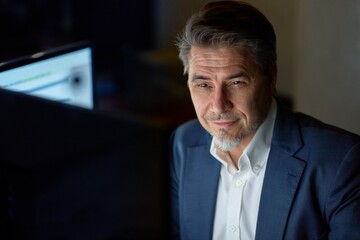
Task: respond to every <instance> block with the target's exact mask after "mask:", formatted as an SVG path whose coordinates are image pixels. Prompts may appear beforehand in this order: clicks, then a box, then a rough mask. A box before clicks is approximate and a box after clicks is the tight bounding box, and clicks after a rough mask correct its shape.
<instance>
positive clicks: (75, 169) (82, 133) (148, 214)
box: [0, 89, 169, 240]
mask: <svg viewBox="0 0 360 240" xmlns="http://www.w3.org/2000/svg"><path fill="white" fill-rule="evenodd" d="M166 132H167V131H166V129H163V128H162V127H161V126H157V125H154V124H153V123H151V122H149V121H147V120H144V119H141V118H138V117H136V116H131V115H127V114H125V113H120V112H119V113H108V112H102V111H100V110H98V109H94V110H89V109H85V108H80V107H75V106H71V105H67V104H61V103H58V102H54V101H50V100H46V99H42V98H37V97H34V96H30V95H26V94H21V93H17V92H12V91H8V90H4V89H0V133H1V137H0V239H11V240H14V239H15V240H17V239H19V240H20V239H21V240H22V239H27V240H48V239H62V240H65V239H66V240H99V239H101V240H117V239H124V240H129V239H139V240H141V239H148V240H150V239H167V233H168V226H167V224H168V223H169V221H168V201H167V198H168V193H167V192H168V190H167V189H168V187H167V185H168V179H167V172H168V171H167V170H168V167H167V165H168V164H167V162H168V161H167V148H168V144H167V139H168V136H167V133H166Z"/></svg>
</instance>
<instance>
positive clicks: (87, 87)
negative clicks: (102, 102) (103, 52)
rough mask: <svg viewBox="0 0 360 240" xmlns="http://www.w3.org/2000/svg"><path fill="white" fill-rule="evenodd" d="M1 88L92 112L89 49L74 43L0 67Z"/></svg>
mask: <svg viewBox="0 0 360 240" xmlns="http://www.w3.org/2000/svg"><path fill="white" fill-rule="evenodd" d="M0 88H4V89H8V90H13V91H18V92H22V93H26V94H30V95H35V96H40V97H44V98H48V99H51V100H55V101H59V102H62V103H68V104H73V105H76V106H80V107H84V108H89V109H92V108H93V107H94V93H93V92H94V91H93V88H94V84H93V56H92V45H91V44H90V43H89V42H77V43H72V44H69V45H66V46H62V47H59V48H54V49H51V50H47V51H44V52H38V53H35V54H32V55H29V56H25V57H21V58H18V59H14V60H11V61H8V62H3V63H0Z"/></svg>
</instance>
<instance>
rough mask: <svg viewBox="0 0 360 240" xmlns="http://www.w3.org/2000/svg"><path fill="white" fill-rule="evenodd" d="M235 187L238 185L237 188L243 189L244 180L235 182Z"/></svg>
mask: <svg viewBox="0 0 360 240" xmlns="http://www.w3.org/2000/svg"><path fill="white" fill-rule="evenodd" d="M235 185H236V186H237V187H241V186H242V185H244V181H243V180H237V181H236V182H235Z"/></svg>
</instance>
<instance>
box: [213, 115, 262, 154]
mask: <svg viewBox="0 0 360 240" xmlns="http://www.w3.org/2000/svg"><path fill="white" fill-rule="evenodd" d="M263 122H264V119H261V120H260V119H259V120H258V121H256V122H254V123H253V124H252V125H251V126H250V128H249V129H247V130H246V131H245V132H243V133H241V134H239V135H238V136H236V137H235V138H233V139H227V135H228V133H227V132H226V131H225V130H224V129H221V130H220V136H219V137H216V136H213V139H214V143H215V146H216V147H217V148H219V149H220V150H221V151H223V152H227V151H230V150H231V149H233V148H235V147H237V146H239V145H240V143H241V142H242V141H243V140H244V139H245V138H246V137H247V136H249V135H250V134H252V133H254V132H256V130H257V129H258V128H259V127H260V126H261V124H262V123H263Z"/></svg>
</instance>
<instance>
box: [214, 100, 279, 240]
mask: <svg viewBox="0 0 360 240" xmlns="http://www.w3.org/2000/svg"><path fill="white" fill-rule="evenodd" d="M276 111H277V110H276V103H275V101H274V100H273V101H272V104H271V107H270V111H269V114H268V116H267V118H266V119H265V121H264V122H263V123H262V124H261V126H260V127H259V129H258V130H257V131H256V133H255V135H254V137H253V138H252V140H251V141H250V143H249V144H248V146H247V147H246V148H245V149H244V151H243V154H242V155H241V156H240V159H239V161H238V168H236V167H235V166H234V164H233V162H232V160H231V158H230V156H229V153H227V152H222V151H220V150H218V149H217V148H216V147H215V145H214V141H212V143H211V148H210V153H211V154H212V155H213V156H214V157H215V158H216V159H217V160H218V161H220V162H221V164H222V167H221V170H220V171H221V172H220V179H219V188H218V194H217V202H216V209H215V219H214V228H213V240H232V239H234V240H235V239H236V240H239V239H241V240H252V239H255V232H256V222H257V214H258V210H259V203H260V194H261V189H262V184H263V180H264V175H265V169H266V163H267V159H268V156H269V152H270V145H271V139H272V134H273V128H274V123H275V117H276ZM237 169H239V170H237Z"/></svg>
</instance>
